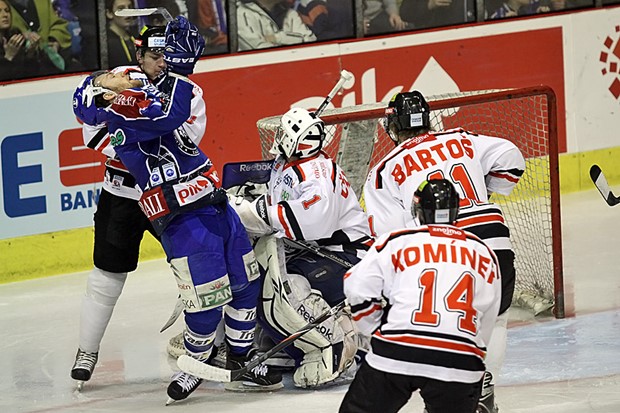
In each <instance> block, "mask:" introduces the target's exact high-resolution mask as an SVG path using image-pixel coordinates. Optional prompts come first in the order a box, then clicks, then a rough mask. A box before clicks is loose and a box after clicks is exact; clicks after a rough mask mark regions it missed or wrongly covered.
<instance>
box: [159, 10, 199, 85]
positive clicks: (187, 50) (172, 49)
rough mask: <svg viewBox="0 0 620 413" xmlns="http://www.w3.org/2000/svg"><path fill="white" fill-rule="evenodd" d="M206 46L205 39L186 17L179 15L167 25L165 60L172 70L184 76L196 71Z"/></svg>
mask: <svg viewBox="0 0 620 413" xmlns="http://www.w3.org/2000/svg"><path fill="white" fill-rule="evenodd" d="M204 47H205V39H204V38H203V37H202V35H201V34H200V33H198V28H197V27H196V26H194V25H193V24H192V23H190V22H189V21H188V20H187V19H186V18H185V17H183V16H178V17H177V18H176V19H175V20H173V21H171V22H170V23H168V25H167V26H166V46H165V49H164V60H165V61H166V63H167V64H168V70H169V71H170V72H173V73H177V74H179V75H183V76H187V75H190V74H192V73H194V66H195V65H196V62H197V61H198V59H199V58H200V56H202V50H203V49H204Z"/></svg>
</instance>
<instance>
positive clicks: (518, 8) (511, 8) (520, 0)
mask: <svg viewBox="0 0 620 413" xmlns="http://www.w3.org/2000/svg"><path fill="white" fill-rule="evenodd" d="M548 11H550V8H549V6H545V5H541V3H540V1H539V0H506V1H504V2H503V3H502V4H501V5H500V6H499V7H498V8H495V9H494V11H493V12H492V13H490V16H489V19H504V18H507V17H516V16H528V15H531V14H537V13H546V12H548Z"/></svg>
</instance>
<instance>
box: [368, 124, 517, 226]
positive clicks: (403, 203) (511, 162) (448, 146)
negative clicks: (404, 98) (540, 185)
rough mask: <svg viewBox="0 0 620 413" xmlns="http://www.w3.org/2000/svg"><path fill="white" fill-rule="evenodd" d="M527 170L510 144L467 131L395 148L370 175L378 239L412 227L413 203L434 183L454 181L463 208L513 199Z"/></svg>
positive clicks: (453, 131) (443, 133)
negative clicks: (496, 196) (416, 195)
mask: <svg viewBox="0 0 620 413" xmlns="http://www.w3.org/2000/svg"><path fill="white" fill-rule="evenodd" d="M524 170H525V160H524V158H523V155H522V154H521V152H520V151H519V149H518V148H517V147H516V146H515V145H514V144H513V143H512V142H510V141H509V140H507V139H502V138H497V137H492V136H486V135H478V134H475V133H471V132H467V131H465V130H463V129H449V130H446V131H441V132H430V133H427V134H424V135H420V136H417V137H414V138H411V139H409V140H407V141H405V142H403V143H401V144H400V145H398V146H397V147H396V148H394V149H393V150H392V151H391V152H390V153H389V154H388V155H387V156H386V157H385V158H384V159H383V160H382V161H381V162H379V163H378V164H377V165H376V166H375V167H374V168H373V169H372V170H371V171H370V173H369V174H368V178H367V180H366V183H365V185H364V202H365V207H366V212H367V214H368V219H369V222H370V228H371V230H372V231H373V235H375V236H376V235H381V234H383V233H385V232H389V231H392V230H395V229H399V228H406V227H410V226H411V224H412V217H411V203H412V200H413V194H414V192H415V191H416V189H417V188H418V186H420V184H421V183H422V182H423V181H425V180H429V179H448V180H450V181H452V183H453V184H454V186H455V187H456V189H457V191H458V192H459V196H460V197H461V207H462V208H464V207H467V206H468V205H471V203H472V202H479V203H483V202H488V200H489V194H490V193H493V192H497V193H499V194H502V195H509V194H510V192H511V191H512V189H513V188H514V186H515V185H516V184H517V182H518V181H519V179H520V177H521V175H522V174H523V172H524Z"/></svg>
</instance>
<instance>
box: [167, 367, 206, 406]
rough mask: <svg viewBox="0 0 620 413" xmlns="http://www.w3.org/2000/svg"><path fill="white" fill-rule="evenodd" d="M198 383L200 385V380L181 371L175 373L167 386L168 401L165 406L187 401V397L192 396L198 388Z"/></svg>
mask: <svg viewBox="0 0 620 413" xmlns="http://www.w3.org/2000/svg"><path fill="white" fill-rule="evenodd" d="M200 383H202V379H201V378H198V377H196V376H192V375H191V374H187V373H185V372H183V371H180V372H178V373H176V374H175V375H174V376H172V381H171V382H170V384H169V385H168V390H167V393H168V401H167V402H166V406H168V405H169V404H171V403H174V402H176V401H179V400H184V399H187V396H189V395H190V394H192V393H193V392H194V390H196V389H197V388H198V386H200Z"/></svg>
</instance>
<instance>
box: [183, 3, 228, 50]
mask: <svg viewBox="0 0 620 413" xmlns="http://www.w3.org/2000/svg"><path fill="white" fill-rule="evenodd" d="M187 9H188V14H189V20H190V21H192V22H194V23H195V24H196V26H198V31H199V32H200V34H202V37H204V39H205V42H206V46H205V51H204V54H206V55H209V54H216V53H226V52H227V51H228V26H227V22H226V2H225V1H224V0H187Z"/></svg>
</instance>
